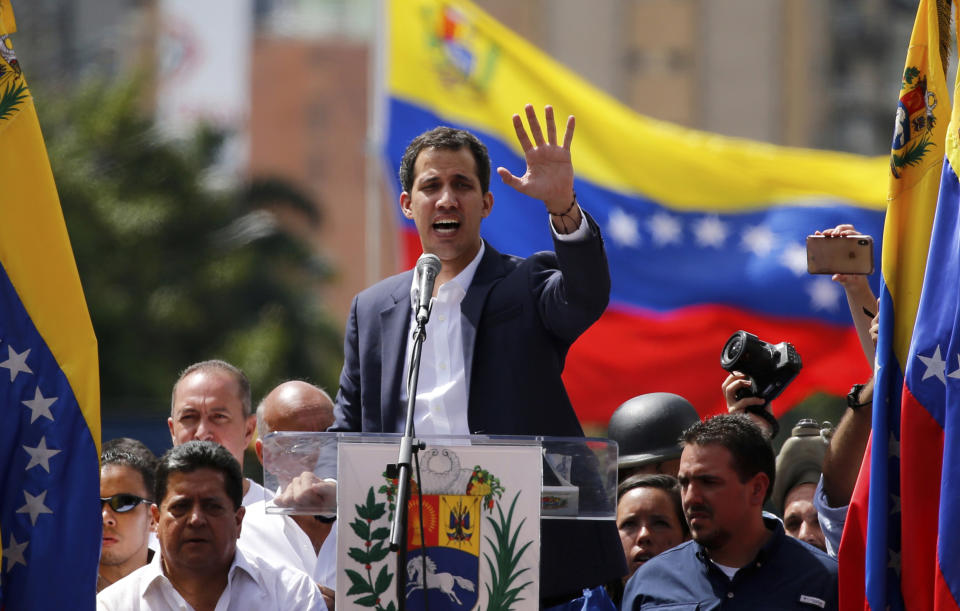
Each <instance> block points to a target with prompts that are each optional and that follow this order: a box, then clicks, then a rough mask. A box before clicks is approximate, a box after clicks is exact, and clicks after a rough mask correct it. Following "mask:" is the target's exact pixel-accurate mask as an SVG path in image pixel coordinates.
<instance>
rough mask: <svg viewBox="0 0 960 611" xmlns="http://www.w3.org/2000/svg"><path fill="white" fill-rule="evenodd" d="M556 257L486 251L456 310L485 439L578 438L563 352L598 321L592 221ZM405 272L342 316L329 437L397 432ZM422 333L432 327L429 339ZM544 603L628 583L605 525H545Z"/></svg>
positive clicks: (599, 253) (601, 289) (406, 329)
mask: <svg viewBox="0 0 960 611" xmlns="http://www.w3.org/2000/svg"><path fill="white" fill-rule="evenodd" d="M587 221H588V224H589V226H590V236H589V237H588V238H587V239H584V240H578V241H573V242H564V241H561V240H556V239H554V248H555V249H556V253H552V252H539V253H536V254H534V255H532V256H531V257H529V258H526V259H522V258H519V257H514V256H510V255H503V254H500V253H499V252H497V251H496V250H495V249H494V248H493V247H491V246H490V244H486V249H485V252H484V255H483V258H482V259H481V260H480V264H479V265H478V267H477V271H476V274H475V275H474V278H473V282H472V283H471V285H470V287H469V289H468V290H467V293H466V296H465V297H464V299H463V302H462V303H461V306H460V309H461V313H462V318H461V329H462V333H463V348H464V370H465V371H466V372H467V376H466V384H467V396H468V397H469V399H468V408H467V418H468V421H469V426H470V432H471V433H473V434H488V435H552V436H577V437H580V436H583V430H582V429H581V427H580V423H579V421H578V420H577V416H576V414H575V413H574V411H573V406H572V405H571V404H570V399H569V397H568V396H567V392H566V389H565V388H564V386H563V381H562V380H561V377H560V376H561V373H562V372H563V365H564V359H565V358H566V355H567V351H568V350H569V348H570V345H571V344H572V343H573V342H574V340H576V339H577V337H579V336H580V335H581V334H582V333H583V332H584V331H585V330H586V329H587V328H588V327H589V326H590V325H591V324H593V323H594V322H595V321H596V320H597V319H598V318H599V317H600V315H601V314H602V313H603V311H604V309H605V308H606V306H607V302H608V301H609V298H610V272H609V267H608V265H607V258H606V253H605V252H604V247H603V240H602V239H601V237H600V231H599V228H598V227H597V224H596V222H595V221H594V220H593V219H592V218H590V217H589V215H588V216H587ZM412 282H413V270H410V271H407V272H404V273H402V274H399V275H396V276H393V277H390V278H387V279H385V280H383V281H381V282H379V283H377V284H375V285H374V286H372V287H370V288H368V289H366V290H364V291H362V292H361V293H360V294H358V295H357V296H356V297H355V298H354V300H353V304H352V305H351V307H350V317H349V319H348V321H347V328H346V337H345V338H344V365H343V372H342V373H341V374H340V389H339V392H338V393H337V400H336V408H335V410H334V415H335V417H336V420H335V423H334V426H333V427H331V428H330V429H329V430H331V431H363V432H398V431H397V422H398V420H399V418H400V414H401V412H402V410H403V409H404V406H403V405H402V403H401V401H400V389H401V386H400V385H401V383H402V380H401V378H402V377H403V365H404V357H405V352H406V339H407V335H408V334H409V333H410V311H411V305H410V286H411V283H412ZM428 332H429V329H428ZM541 525H542V527H541V528H542V531H541V584H540V587H541V591H540V594H541V598H553V597H561V596H565V595H567V594H573V593H576V592H578V591H579V589H581V588H583V587H588V586H595V585H600V584H602V583H606V582H609V581H614V580H616V579H617V578H619V577H620V576H622V575H625V574H626V565H625V562H624V557H623V549H622V547H621V545H620V540H619V536H618V534H617V530H616V526H615V525H614V524H613V523H612V522H587V521H583V522H581V521H573V520H543V521H542V522H541Z"/></svg>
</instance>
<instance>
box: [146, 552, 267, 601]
mask: <svg viewBox="0 0 960 611" xmlns="http://www.w3.org/2000/svg"><path fill="white" fill-rule="evenodd" d="M161 556H162V554H161V553H157V554H154V555H153V561H152V562H150V563H148V564H147V566H148V567H149V568H148V569H146V570H147V575H146V576H145V577H144V579H142V580H141V581H140V598H143V597H144V596H145V595H146V594H147V590H149V589H150V586H152V585H153V584H155V583H162V582H164V581H165V582H167V583H169V584H170V586H171V587H172V586H173V582H171V581H170V578H169V577H167V575H166V573H164V570H163V560H162V559H161ZM237 571H243V572H245V573H246V574H248V575H250V578H251V579H253V580H254V581H256V582H257V583H258V584H260V585H261V586H262V585H263V580H262V579H261V577H260V571H259V570H258V569H257V567H256V566H254V565H253V564H251V563H250V561H249V560H247V557H246V556H245V555H244V554H243V552H242V551H240V548H237V549H236V550H235V551H234V554H233V562H231V563H230V568H228V569H227V587H228V588H229V587H230V584H231V583H233V581H234V580H235V577H234V574H235V573H236V572H237Z"/></svg>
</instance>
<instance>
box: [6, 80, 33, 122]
mask: <svg viewBox="0 0 960 611" xmlns="http://www.w3.org/2000/svg"><path fill="white" fill-rule="evenodd" d="M28 95H29V92H28V91H27V84H26V83H24V82H23V81H22V80H20V79H17V80H15V81H13V82H11V83H9V84H8V85H7V88H6V89H4V91H3V94H0V121H3V120H4V119H9V118H10V117H12V116H13V114H14V112H15V111H16V110H17V109H18V108H19V107H20V105H21V104H22V103H23V101H24V100H26V99H27V96H28Z"/></svg>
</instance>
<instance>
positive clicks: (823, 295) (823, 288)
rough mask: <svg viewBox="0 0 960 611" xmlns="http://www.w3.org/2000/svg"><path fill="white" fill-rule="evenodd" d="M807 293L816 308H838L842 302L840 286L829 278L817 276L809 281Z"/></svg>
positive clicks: (812, 305)
mask: <svg viewBox="0 0 960 611" xmlns="http://www.w3.org/2000/svg"><path fill="white" fill-rule="evenodd" d="M807 294H808V295H810V307H811V308H813V309H814V310H836V309H837V305H838V304H839V302H840V287H839V286H837V284H836V283H835V282H834V281H833V280H830V279H829V278H817V279H816V280H814V281H813V282H810V283H808V284H807Z"/></svg>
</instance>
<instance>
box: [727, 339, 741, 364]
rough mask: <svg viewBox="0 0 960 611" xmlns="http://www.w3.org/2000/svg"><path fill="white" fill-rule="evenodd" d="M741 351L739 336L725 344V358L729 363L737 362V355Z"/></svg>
mask: <svg viewBox="0 0 960 611" xmlns="http://www.w3.org/2000/svg"><path fill="white" fill-rule="evenodd" d="M741 350H743V338H742V337H740V336H739V335H738V336H736V337H734V338H733V339H731V340H730V343H729V344H727V351H726V353H727V358H728V359H730V360H731V361H735V360H737V355H738V354H740V351H741Z"/></svg>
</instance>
